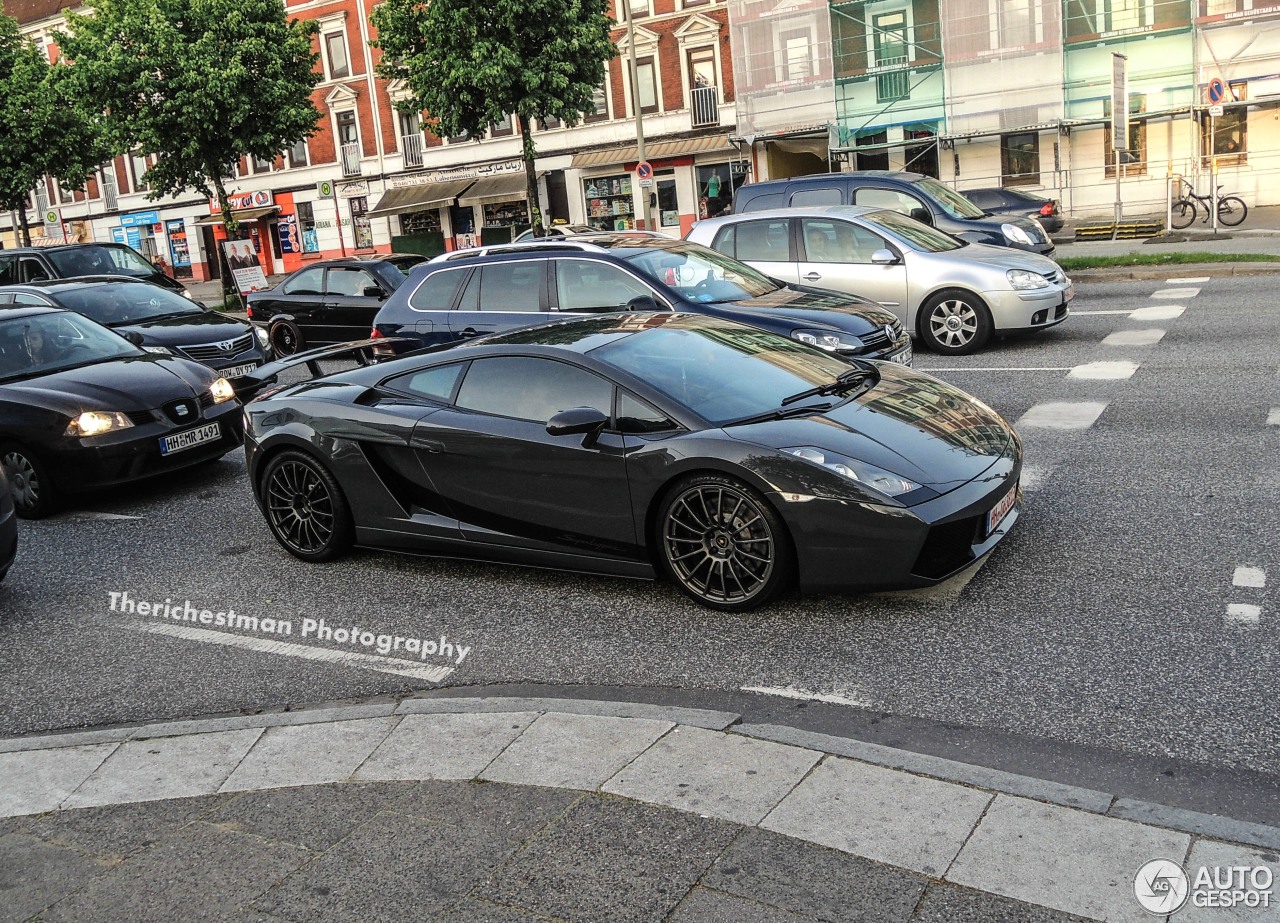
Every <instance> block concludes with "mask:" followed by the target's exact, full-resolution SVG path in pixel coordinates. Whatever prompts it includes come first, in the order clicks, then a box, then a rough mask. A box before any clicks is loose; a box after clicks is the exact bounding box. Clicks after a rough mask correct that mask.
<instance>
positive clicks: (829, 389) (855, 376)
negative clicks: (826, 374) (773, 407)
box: [782, 369, 879, 407]
mask: <svg viewBox="0 0 1280 923" xmlns="http://www.w3.org/2000/svg"><path fill="white" fill-rule="evenodd" d="M878 378H879V376H878V375H877V374H876V373H875V372H874V371H873V370H871V369H849V370H848V371H847V372H841V373H840V375H839V376H838V377H837V378H836V380H835V381H830V382H827V383H826V384H825V385H818V386H817V387H816V388H810V389H809V390H807V391H800V392H798V393H796V394H792V395H791V396H790V397H784V398H783V399H782V406H783V407H786V406H787V405H788V404H794V403H795V402H796V401H802V400H804V399H805V398H806V397H818V396H820V395H823V394H839V393H840V392H841V391H850V390H852V389H854V388H856V387H857V386H858V385H860V384H862V383H863V382H864V381H867V380H868V379H878Z"/></svg>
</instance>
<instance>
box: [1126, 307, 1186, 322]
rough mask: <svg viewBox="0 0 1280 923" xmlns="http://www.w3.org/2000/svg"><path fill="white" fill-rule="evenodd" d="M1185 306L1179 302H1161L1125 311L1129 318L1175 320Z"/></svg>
mask: <svg viewBox="0 0 1280 923" xmlns="http://www.w3.org/2000/svg"><path fill="white" fill-rule="evenodd" d="M1185 310H1186V308H1185V307H1184V306H1183V305H1180V304H1162V305H1157V306H1155V307H1151V308H1138V310H1136V311H1132V312H1127V313H1128V314H1129V320H1176V319H1177V318H1179V317H1181V316H1182V312H1183V311H1185Z"/></svg>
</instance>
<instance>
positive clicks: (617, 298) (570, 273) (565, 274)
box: [555, 260, 656, 311]
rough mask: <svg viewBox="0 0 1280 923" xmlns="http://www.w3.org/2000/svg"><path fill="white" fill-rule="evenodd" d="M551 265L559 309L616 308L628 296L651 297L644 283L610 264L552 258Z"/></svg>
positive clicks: (589, 309)
mask: <svg viewBox="0 0 1280 923" xmlns="http://www.w3.org/2000/svg"><path fill="white" fill-rule="evenodd" d="M555 267H556V291H557V293H558V294H559V296H560V310H561V311H616V310H618V309H619V308H625V307H626V306H627V303H628V302H629V301H631V299H632V298H642V297H645V296H648V297H651V298H652V297H653V290H652V289H650V288H649V287H648V286H647V285H644V284H643V283H641V282H640V280H639V279H637V278H636V277H635V276H632V275H630V274H629V273H627V272H624V271H623V270H622V269H619V268H618V267H617V266H614V265H612V264H610V263H603V262H601V261H600V260H556V261H555ZM655 300H656V299H655Z"/></svg>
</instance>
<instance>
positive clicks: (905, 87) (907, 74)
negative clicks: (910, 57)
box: [876, 55, 911, 103]
mask: <svg viewBox="0 0 1280 923" xmlns="http://www.w3.org/2000/svg"><path fill="white" fill-rule="evenodd" d="M907 64H908V61H907V56H906V55H896V56H894V57H892V58H885V59H884V60H882V61H880V62H879V63H878V65H877V67H880V68H884V70H883V71H882V72H880V73H877V74H876V102H881V103H887V102H892V101H893V100H895V99H906V98H908V97H909V96H910V95H911V71H910V70H908V69H907ZM890 68H892V69H890Z"/></svg>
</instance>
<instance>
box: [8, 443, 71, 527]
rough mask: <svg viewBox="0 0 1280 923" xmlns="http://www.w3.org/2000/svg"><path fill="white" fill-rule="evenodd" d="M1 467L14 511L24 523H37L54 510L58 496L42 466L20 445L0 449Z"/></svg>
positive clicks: (37, 459) (38, 460)
mask: <svg viewBox="0 0 1280 923" xmlns="http://www.w3.org/2000/svg"><path fill="white" fill-rule="evenodd" d="M0 465H3V466H4V473H5V476H6V477H7V478H8V479H9V490H10V491H11V492H12V494H13V506H14V510H15V511H16V512H17V514H18V515H19V516H21V517H22V518H23V519H40V518H42V517H45V516H48V515H49V514H50V513H52V512H53V511H54V510H55V509H56V508H57V500H58V498H57V495H56V493H55V492H54V488H53V482H52V481H51V480H50V479H49V473H48V471H46V470H45V467H44V464H43V463H42V462H41V461H40V459H39V458H37V457H36V456H35V455H33V454H32V453H31V452H30V451H28V450H27V449H25V448H23V447H22V446H19V445H6V446H3V447H0Z"/></svg>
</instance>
